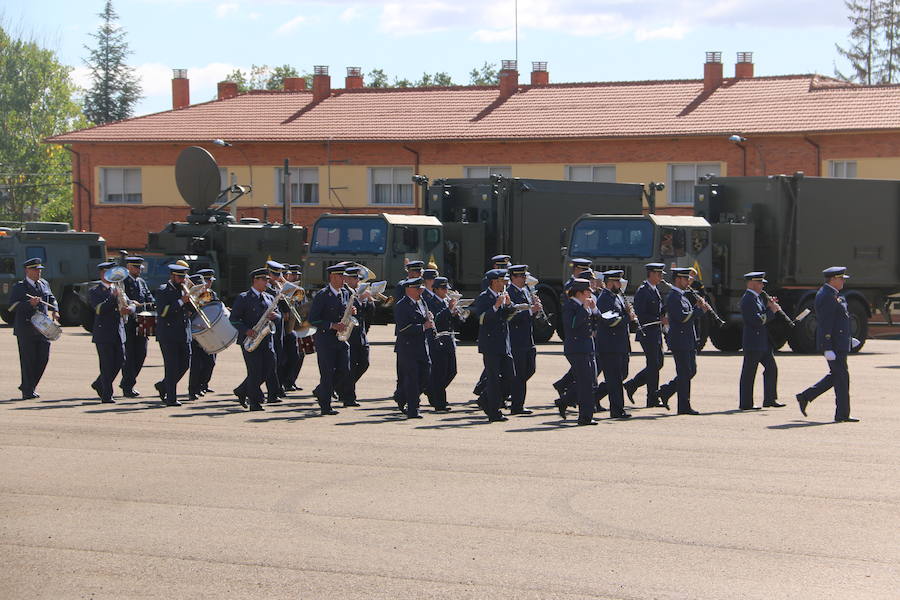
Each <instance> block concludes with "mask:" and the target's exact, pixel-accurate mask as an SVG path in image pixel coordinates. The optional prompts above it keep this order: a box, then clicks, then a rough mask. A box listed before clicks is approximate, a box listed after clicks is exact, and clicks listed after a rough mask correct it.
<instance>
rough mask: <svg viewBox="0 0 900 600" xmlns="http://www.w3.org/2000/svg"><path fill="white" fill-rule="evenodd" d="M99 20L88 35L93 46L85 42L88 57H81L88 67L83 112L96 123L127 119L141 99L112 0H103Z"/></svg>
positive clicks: (138, 81)
mask: <svg viewBox="0 0 900 600" xmlns="http://www.w3.org/2000/svg"><path fill="white" fill-rule="evenodd" d="M98 16H99V17H100V18H101V19H102V20H103V22H102V23H101V24H100V27H98V28H97V32H96V33H92V34H91V37H92V38H94V39H95V40H96V41H97V45H96V47H95V48H90V47H88V46H85V47H84V48H85V50H87V51H88V53H89V54H88V58H87V59H86V60H85V61H84V63H85V65H87V66H88V67H89V68H90V70H91V87H90V88H89V89H88V90H87V92H86V93H85V96H84V114H85V115H86V116H87V118H88V119H90V120H91V121H93V122H94V123H96V124H98V125H99V124H102V123H109V122H110V121H118V120H120V119H127V118H128V117H130V116H132V114H134V105H135V104H136V103H137V101H138V100H140V99H141V85H140V79H139V78H138V76H137V74H136V73H135V71H134V69H133V68H132V67H129V66H128V65H127V64H126V62H125V59H126V58H127V57H128V56H129V55H130V54H131V50H129V49H128V42H127V41H125V30H124V29H122V27H120V26H119V24H118V19H119V15H118V14H117V13H116V11H115V10H114V9H113V5H112V0H106V5H105V6H104V9H103V12H101V13H99V15H98Z"/></svg>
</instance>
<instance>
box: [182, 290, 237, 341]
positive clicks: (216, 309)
mask: <svg viewBox="0 0 900 600" xmlns="http://www.w3.org/2000/svg"><path fill="white" fill-rule="evenodd" d="M200 310H202V311H203V314H205V315H206V318H207V319H209V323H210V327H207V326H206V323H204V322H203V319H202V318H201V317H200V315H197V316H195V317H194V318H193V320H192V321H191V336H193V338H194V340H196V341H197V343H198V344H200V347H201V348H203V350H204V351H206V353H207V354H218V353H219V352H221V351H222V350H224V349H225V348H227V347H228V346H230V345H231V344H233V343H234V342H235V340H236V339H237V336H238V332H237V329H235V328H234V326H233V325H232V324H231V321H229V320H228V317H230V316H231V311H229V310H228V309H227V308H225V305H224V304H222V303H221V302H210V303H209V304H207V305H205V306H203V307H201V308H200Z"/></svg>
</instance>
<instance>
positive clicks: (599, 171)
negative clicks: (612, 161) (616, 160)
mask: <svg viewBox="0 0 900 600" xmlns="http://www.w3.org/2000/svg"><path fill="white" fill-rule="evenodd" d="M573 169H590V170H591V178H590V179H575V178H573V177H572V172H573ZM610 171H611V173H610ZM610 174H611V175H612V178H610V177H609V175H610ZM604 175H605V176H604ZM566 180H567V181H594V182H602V183H615V182H616V165H566Z"/></svg>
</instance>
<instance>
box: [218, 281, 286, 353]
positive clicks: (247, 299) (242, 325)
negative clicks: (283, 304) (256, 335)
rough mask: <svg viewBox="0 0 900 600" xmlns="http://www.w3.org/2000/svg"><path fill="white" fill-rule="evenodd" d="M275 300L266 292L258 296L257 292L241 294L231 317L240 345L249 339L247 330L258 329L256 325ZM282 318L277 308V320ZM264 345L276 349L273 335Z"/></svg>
mask: <svg viewBox="0 0 900 600" xmlns="http://www.w3.org/2000/svg"><path fill="white" fill-rule="evenodd" d="M274 300H275V298H274V297H273V296H272V295H270V294H267V293H266V292H262V294H261V295H257V293H256V291H255V290H247V291H246V292H241V293H240V294H239V295H238V297H237V298H235V299H234V306H232V308H231V317H229V319H230V320H231V324H232V325H234V328H235V329H237V331H238V343H239V344H243V343H244V340H245V339H246V337H247V330H248V329H253V328H254V327H256V324H257V323H258V322H259V320H260V319H261V318H262V316H263V314H265V312H266V309H268V308H269V305H270V304H272V302H273V301H274ZM280 317H281V313H279V312H278V309H277V308H276V309H275V318H276V319H278V318H280ZM263 344H265V345H266V346H267V347H268V348H269V349H270V350H274V349H275V341H274V339H273V336H272V335H270V336H269V339H267V340H265V341H263Z"/></svg>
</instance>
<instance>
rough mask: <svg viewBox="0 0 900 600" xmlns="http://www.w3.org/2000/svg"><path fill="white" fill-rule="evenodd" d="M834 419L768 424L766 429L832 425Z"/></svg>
mask: <svg viewBox="0 0 900 600" xmlns="http://www.w3.org/2000/svg"><path fill="white" fill-rule="evenodd" d="M834 424H835V422H834V421H794V422H793V423H782V424H781V425H769V426H767V427H766V429H797V428H798V427H818V426H819V425H834Z"/></svg>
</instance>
